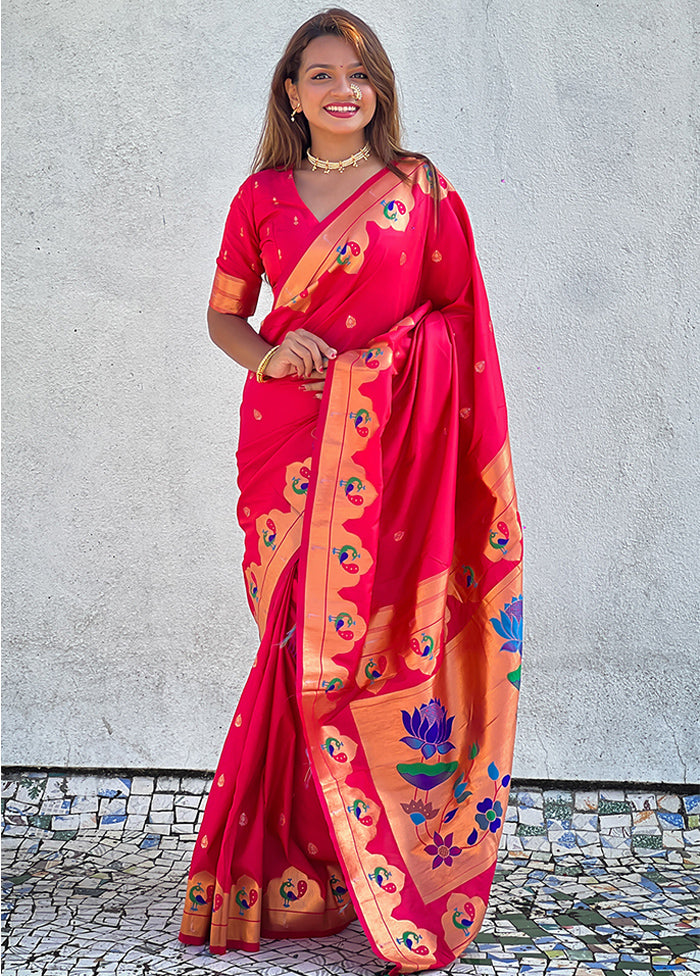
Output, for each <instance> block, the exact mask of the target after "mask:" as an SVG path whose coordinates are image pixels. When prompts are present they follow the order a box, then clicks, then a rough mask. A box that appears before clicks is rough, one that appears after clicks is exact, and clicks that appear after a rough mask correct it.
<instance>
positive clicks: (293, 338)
mask: <svg viewBox="0 0 700 976" xmlns="http://www.w3.org/2000/svg"><path fill="white" fill-rule="evenodd" d="M336 356H337V351H336V350H335V349H334V348H333V347H332V346H329V345H328V343H327V342H324V340H323V339H321V337H320V336H316V335H314V334H313V333H312V332H307V330H306V329H296V330H295V331H294V332H288V333H287V335H286V336H285V337H284V339H283V340H282V342H281V343H280V345H279V348H278V349H276V350H275V352H274V355H273V356H272V358H271V359H270V362H269V363H268V364H267V368H266V369H265V375H266V376H269V377H271V378H272V379H283V378H284V377H286V376H296V377H298V378H299V379H308V380H311V381H312V382H311V383H310V384H308V385H307V386H305V389H318V388H322V387H323V381H324V380H325V378H326V369H327V367H328V360H329V359H335V357H336Z"/></svg>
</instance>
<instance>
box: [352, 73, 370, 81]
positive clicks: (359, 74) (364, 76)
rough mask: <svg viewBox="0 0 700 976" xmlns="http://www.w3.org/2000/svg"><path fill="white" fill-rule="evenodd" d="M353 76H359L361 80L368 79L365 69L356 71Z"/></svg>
mask: <svg viewBox="0 0 700 976" xmlns="http://www.w3.org/2000/svg"><path fill="white" fill-rule="evenodd" d="M353 78H359V79H360V80H361V81H367V75H366V74H365V73H364V71H356V72H355V74H354V75H353Z"/></svg>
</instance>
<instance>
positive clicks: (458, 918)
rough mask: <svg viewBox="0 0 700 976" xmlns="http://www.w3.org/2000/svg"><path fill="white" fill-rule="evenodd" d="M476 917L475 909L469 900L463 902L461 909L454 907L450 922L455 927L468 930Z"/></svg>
mask: <svg viewBox="0 0 700 976" xmlns="http://www.w3.org/2000/svg"><path fill="white" fill-rule="evenodd" d="M475 918H476V911H475V910H474V906H473V905H472V903H471V902H469V901H468V902H465V904H464V906H463V910H460V909H459V908H455V910H454V911H453V912H452V924H453V925H454V927H455V928H456V929H462V931H464V932H468V931H469V929H470V928H471V925H472V922H473V921H474V919H475Z"/></svg>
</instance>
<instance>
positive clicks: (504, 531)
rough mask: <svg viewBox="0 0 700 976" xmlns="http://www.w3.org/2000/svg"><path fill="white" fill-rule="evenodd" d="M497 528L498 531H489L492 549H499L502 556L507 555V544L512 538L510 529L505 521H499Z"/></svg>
mask: <svg viewBox="0 0 700 976" xmlns="http://www.w3.org/2000/svg"><path fill="white" fill-rule="evenodd" d="M496 528H497V529H498V531H497V532H489V545H490V546H491V548H492V549H497V550H498V551H499V552H500V553H501V555H502V556H507V555H508V550H507V549H506V546H507V545H508V540H509V539H510V531H509V529H508V526H507V525H506V523H505V522H499V523H498V524H497V525H496Z"/></svg>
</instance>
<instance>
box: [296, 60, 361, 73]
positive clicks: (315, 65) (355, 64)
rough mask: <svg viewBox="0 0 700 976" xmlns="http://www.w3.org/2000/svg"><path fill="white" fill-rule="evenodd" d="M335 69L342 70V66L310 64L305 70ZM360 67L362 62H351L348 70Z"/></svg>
mask: <svg viewBox="0 0 700 976" xmlns="http://www.w3.org/2000/svg"><path fill="white" fill-rule="evenodd" d="M336 67H337V68H342V67H343V65H342V64H338V65H335V64H310V65H309V67H308V68H307V69H306V70H307V71H314V70H315V69H316V68H327V69H331V70H332V69H333V68H336ZM361 67H362V62H361V61H353V63H352V64H349V65H348V68H361Z"/></svg>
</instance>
